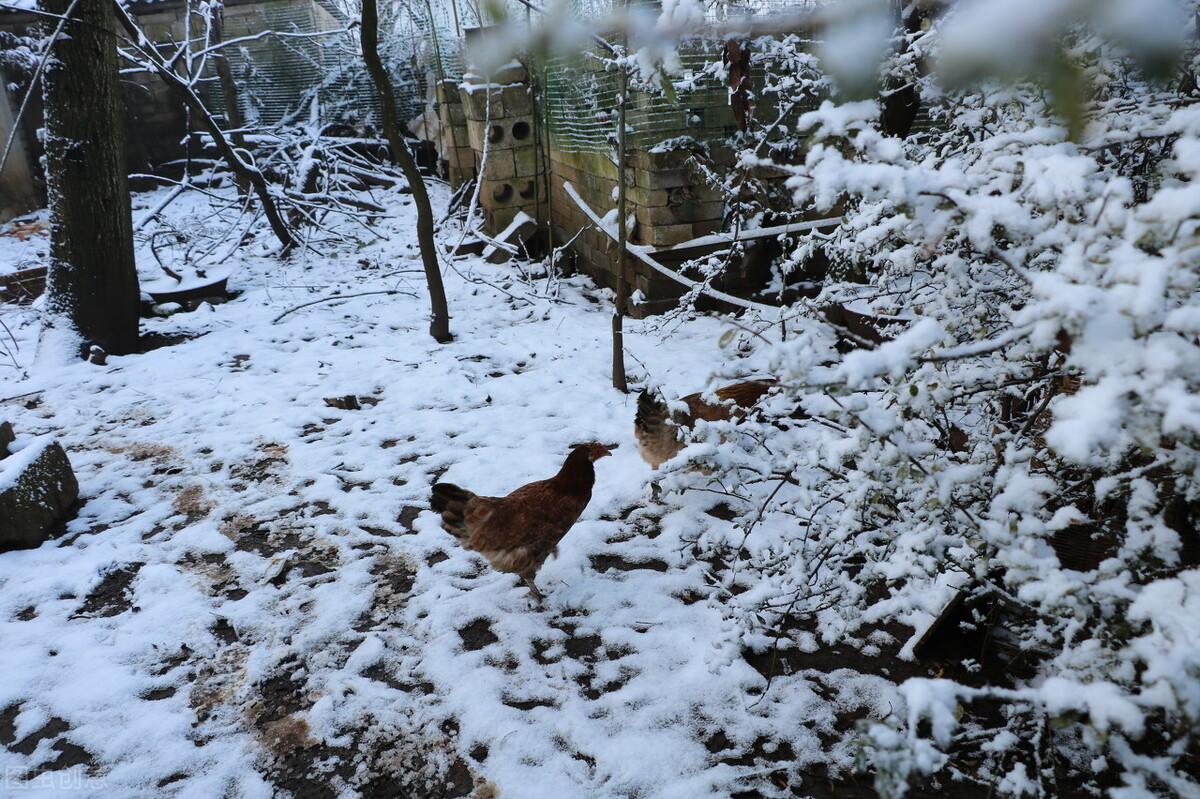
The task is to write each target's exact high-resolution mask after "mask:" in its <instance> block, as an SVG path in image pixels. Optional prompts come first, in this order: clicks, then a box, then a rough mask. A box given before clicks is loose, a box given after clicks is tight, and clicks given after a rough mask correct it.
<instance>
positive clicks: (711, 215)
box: [637, 200, 725, 225]
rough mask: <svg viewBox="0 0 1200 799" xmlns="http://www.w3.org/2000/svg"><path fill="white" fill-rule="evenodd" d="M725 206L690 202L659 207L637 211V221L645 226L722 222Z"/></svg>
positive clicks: (714, 203) (696, 201) (715, 203)
mask: <svg viewBox="0 0 1200 799" xmlns="http://www.w3.org/2000/svg"><path fill="white" fill-rule="evenodd" d="M724 212H725V204H724V203H720V202H707V203H705V202H700V201H698V200H688V201H686V202H683V203H679V204H676V205H659V206H650V207H646V208H643V207H641V206H639V207H638V209H637V219H638V222H640V223H641V224H643V225H678V224H682V223H685V222H702V221H706V220H711V219H715V220H717V221H720V219H721V217H722V215H723V214H724Z"/></svg>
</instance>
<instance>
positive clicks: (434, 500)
mask: <svg viewBox="0 0 1200 799" xmlns="http://www.w3.org/2000/svg"><path fill="white" fill-rule="evenodd" d="M474 497H475V495H474V494H472V493H471V492H470V491H468V490H466V489H465V488H459V487H458V486H456V485H454V484H453V483H434V484H433V495H432V496H431V497H430V499H429V507H431V508H433V511H434V513H440V514H441V515H442V527H443V528H444V529H445V530H446V532H447V533H449V534H450V535H452V536H454V537H455V538H462V537H464V536H465V535H466V534H467V520H466V513H467V503H468V502H469V501H471V500H472V499H474Z"/></svg>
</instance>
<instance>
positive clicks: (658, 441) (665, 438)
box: [633, 379, 776, 469]
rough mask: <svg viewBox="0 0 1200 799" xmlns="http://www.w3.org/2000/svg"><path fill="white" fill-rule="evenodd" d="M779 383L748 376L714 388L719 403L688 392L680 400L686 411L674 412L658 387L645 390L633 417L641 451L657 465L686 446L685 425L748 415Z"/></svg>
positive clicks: (687, 427)
mask: <svg viewBox="0 0 1200 799" xmlns="http://www.w3.org/2000/svg"><path fill="white" fill-rule="evenodd" d="M775 383H776V381H775V380H773V379H764V380H747V381H745V382H742V383H734V384H732V385H729V386H725V387H724V388H719V389H717V390H716V391H715V392H714V393H715V394H716V395H717V399H718V400H720V402H719V404H714V403H711V402H706V401H705V400H703V399H702V396H703V393H704V392H697V393H695V394H688V395H687V396H686V397H683V398H682V399H681V400H680V402H683V403H685V404H686V405H687V408H688V409H687V411H686V412H685V411H684V410H682V409H679V410H677V411H674V412H672V411H671V409H670V408H669V407H668V406H667V403H666V402H665V401H664V400H663V398H662V396H661V395H660V394H659V393H658V392H657V391H653V390H651V389H645V390H643V391H642V393H641V394H639V395H638V400H637V415H636V416H635V417H634V420H633V434H634V436H635V437H636V438H637V445H638V453H639V454H640V455H641V456H642V459H643V460H645V461H646V463H648V464H650V466H651V467H653V468H655V469H657V468H658V467H659V466H660V465H661V464H663V463H664V462H666V461H668V460H670V459H671V458H673V457H675V456H676V455H677V454H679V452H680V451H681V450H682V449H683V448H684V446H686V443H687V442H686V441H684V440H683V436H682V435H681V433H682V432H683V430H684V429H688V430H690V429H691V428H693V427H695V426H696V422H698V421H701V420H703V421H706V422H723V421H728V420H730V419H740V418H742V417H744V416H745V415H746V411H747V410H748V409H749V408H751V407H753V406H754V404H755V403H756V402H758V401H759V400H760V399H761V398H762V397H763V395H764V394H766V393H767V392H768V391H770V389H771V386H773V385H775Z"/></svg>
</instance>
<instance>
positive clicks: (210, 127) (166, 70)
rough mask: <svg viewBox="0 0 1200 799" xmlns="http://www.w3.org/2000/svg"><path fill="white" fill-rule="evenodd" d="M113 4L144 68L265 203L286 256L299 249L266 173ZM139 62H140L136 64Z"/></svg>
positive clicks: (121, 8)
mask: <svg viewBox="0 0 1200 799" xmlns="http://www.w3.org/2000/svg"><path fill="white" fill-rule="evenodd" d="M113 5H114V7H115V10H116V14H117V21H118V22H120V23H121V26H122V27H123V28H125V32H126V33H127V34H128V35H129V43H130V44H131V45H132V46H133V48H134V49H135V50H137V52H138V53H139V54H140V55H141V56H142V58H143V59H144V60H145V61H144V64H142V66H148V67H150V69H151V71H153V72H156V73H157V74H158V76H159V77H160V78H162V79H163V82H164V83H166V84H167V86H168V87H170V88H171V89H172V90H173V91H174V92H175V93H176V94H178V95H179V97H180V99H182V100H183V102H184V104H185V105H187V107H188V108H190V109H191V110H192V111H194V112H195V113H196V115H197V116H198V117H199V118H200V122H201V124H203V125H204V128H205V130H206V131H207V132H208V135H209V136H211V137H212V139H213V143H214V144H215V145H216V147H217V150H219V151H220V153H221V156H222V157H223V158H224V159H225V162H226V163H227V164H228V165H229V168H230V170H232V171H233V173H234V175H236V176H237V177H238V178H239V179H242V180H245V181H246V182H247V183H249V184H250V185H251V186H252V187H253V188H254V193H255V195H256V196H257V197H258V201H259V202H260V203H261V204H262V207H263V213H265V214H266V217H267V221H268V222H269V223H270V225H271V230H272V232H274V234H275V237H276V238H277V239H279V243H280V244H281V245H282V246H283V254H285V255H286V254H287V253H288V252H290V251H291V249H292V248H293V247H295V246H296V240H295V238H293V237H292V234H291V231H289V230H288V227H287V223H286V222H284V220H283V217H282V216H281V215H280V213H279V208H278V206H277V205H276V204H275V198H274V197H272V196H271V190H270V188H269V187H268V186H267V180H266V178H264V177H263V174H262V172H260V171H259V170H258V168H257V167H255V166H252V165H251V164H247V163H246V162H245V161H243V160H242V157H241V156H240V155H239V154H238V153H237V152H236V151H235V150H234V149H233V145H231V144H230V143H229V140H228V139H226V138H225V132H224V131H222V130H221V126H220V125H218V124H217V121H216V120H215V119H213V116H212V114H210V113H209V111H208V109H207V108H206V107H205V105H204V102H203V101H202V100H201V99H200V97H199V96H198V95H197V94H196V90H195V89H193V88H192V86H191V84H189V83H188V82H187V81H186V80H184V79H183V78H182V77H180V75H179V74H178V73H177V72H175V70H173V69H171V67H170V66H169V65H167V64H166V62H164V61H163V58H162V56H161V55H159V53H158V51H157V50H156V49H155V48H154V45H153V44H152V43H151V42H150V41H149V40H148V39H147V38H146V35H145V33H143V32H142V30H141V29H140V28H139V27H138V25H137V23H136V22H135V21H134V19H133V17H132V16H131V15H130V13H129V11H128V9H126V8H125V7H124V6H123V5H121V3H120V2H119V1H118V0H113ZM131 60H133V59H131ZM135 63H137V62H136V61H135Z"/></svg>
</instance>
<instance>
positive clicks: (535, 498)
mask: <svg viewBox="0 0 1200 799" xmlns="http://www.w3.org/2000/svg"><path fill="white" fill-rule="evenodd" d="M616 447H617V445H616V444H607V445H606V444H598V443H592V444H577V445H576V446H574V447H572V448H571V453H570V454H569V455H567V459H566V461H564V462H563V465H562V468H561V469H559V470H558V474H556V475H554V476H553V477H551V478H550V479H548V480H539V481H537V482H536V483H529V484H528V485H523V486H521V487H520V488H518V489H517V490H516V491H513V492H512V493H511V494H509V495H508V496H506V497H481V496H479V495H478V494H474V493H472V492H470V491H468V490H466V489H465V488H460V487H458V486H456V485H454V484H452V483H434V485H433V496H432V499H431V500H430V507H432V508H433V510H434V512H436V513H439V514H441V517H442V527H443V528H444V529H445V530H446V532H448V533H450V535H452V536H454V537H455V538H457V539H458V541H459V543H460V544H462V546H463V548H465V549H470V550H473V551H475V552H478V553H479V554H481V555H483V556H484V557H485V558H487V559H488V562H489V563H491V564H492V567H493V568H495V569H497V570H498V571H503V572H510V573H512V574H517V575H519V576H520V577H521V580H522V581H524V583H525V584H526V585H527V586H529V590H530V592H531V593H532V594H533V596H535V597H538V598H540V597H541V594H540V592H539V591H538V590H537V587H536V586H535V585H534V582H533V580H534V577H535V576H536V575H537V572H538V569H540V568H541V567H542V564H543V563H545V561H546V558H548V557H549V556H551V555H554V554H557V552H558V542H559V541H561V540H562V538H563V536H564V535H566V534H567V531H568V530H570V529H571V527H572V526H573V525H574V524H575V522H576V520H578V519H579V516H580V514H582V513H583V509H584V508H586V507H587V504H588V501H589V500H590V499H591V498H592V486H593V485H594V484H595V482H596V469H595V467H594V465H593V464H594V463H595V462H596V461H598V460H599V459H600V458H603V457H604V456H606V455H611V454H612V450H614V449H616Z"/></svg>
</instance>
